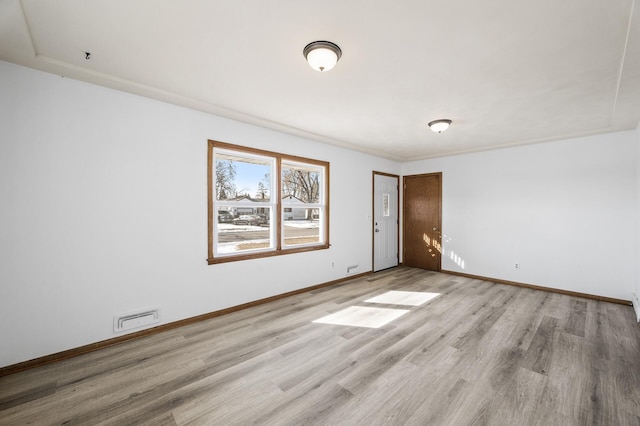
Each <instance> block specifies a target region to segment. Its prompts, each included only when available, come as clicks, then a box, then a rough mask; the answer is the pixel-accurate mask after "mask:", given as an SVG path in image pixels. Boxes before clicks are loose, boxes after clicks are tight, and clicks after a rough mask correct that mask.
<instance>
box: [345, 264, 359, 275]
mask: <svg viewBox="0 0 640 426" xmlns="http://www.w3.org/2000/svg"><path fill="white" fill-rule="evenodd" d="M359 270H360V265H351V266H347V274H353V273H354V272H358V271H359Z"/></svg>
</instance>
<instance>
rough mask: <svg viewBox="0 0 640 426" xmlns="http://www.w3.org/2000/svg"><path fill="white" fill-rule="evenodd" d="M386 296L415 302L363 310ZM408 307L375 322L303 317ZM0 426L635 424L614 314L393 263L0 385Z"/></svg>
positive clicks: (635, 347) (634, 354)
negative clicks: (418, 299) (426, 297)
mask: <svg viewBox="0 0 640 426" xmlns="http://www.w3.org/2000/svg"><path fill="white" fill-rule="evenodd" d="M389 290H396V291H411V292H430V293H439V294H440V295H439V296H438V297H436V298H434V299H432V300H430V301H428V302H427V303H425V304H423V305H421V306H406V305H401V306H400V305H389V304H373V303H369V302H365V300H368V299H370V298H372V297H375V296H378V295H381V294H383V293H385V292H387V291H389ZM351 306H365V307H382V308H394V309H407V310H409V311H410V312H408V313H406V314H404V315H403V316H401V317H400V318H398V319H396V320H394V321H392V322H390V323H388V324H386V325H384V326H382V327H381V328H377V329H375V328H363V327H351V326H344V325H330V324H318V323H313V322H312V321H314V320H317V319H319V318H321V317H324V316H327V315H329V314H331V313H334V312H337V311H340V310H342V309H345V308H348V307H351ZM0 424H2V425H23V424H36V425H59V424H64V425H134V424H135V425H251V424H260V425H305V424H306V425H405V424H406V425H545V426H547V425H563V426H564V425H640V326H638V324H637V323H636V322H635V316H634V313H633V309H632V308H631V307H629V306H622V305H615V304H610V303H607V302H598V301H594V300H588V299H581V298H578V297H572V296H566V295H560V294H555V293H547V292H542V291H537V290H532V289H526V288H519V287H513V286H506V285H502V284H494V283H491V282H487V281H479V280H472V279H469V278H464V277H458V276H452V275H445V274H440V273H435V272H429V271H423V270H419V269H413V268H408V267H400V268H395V269H392V270H388V271H384V272H380V273H377V274H374V275H369V276H366V277H364V278H359V279H355V280H353V281H349V282H346V283H343V284H339V285H336V286H333V287H328V288H323V289H321V290H316V291H313V292H309V293H303V294H299V295H296V296H292V297H289V298H286V299H281V300H278V301H275V302H272V303H269V304H265V305H261V306H257V307H253V308H250V309H246V310H243V311H239V312H235V313H232V314H229V315H225V316H222V317H217V318H213V319H211V320H207V321H203V322H201V323H198V324H193V325H190V326H186V327H182V328H179V329H174V330H171V331H167V332H164V333H162V334H158V335H153V336H148V337H145V338H143V339H140V340H136V341H131V342H126V343H123V344H120V345H117V346H113V347H110V348H106V349H103V350H100V351H98V352H94V353H90V354H86V355H82V356H79V357H76V358H73V359H70V360H66V361H63V362H59V363H56V364H52V365H47V366H43V367H39V368H36V369H32V370H29V371H25V372H21V373H17V374H14V375H10V376H6V377H2V378H0Z"/></svg>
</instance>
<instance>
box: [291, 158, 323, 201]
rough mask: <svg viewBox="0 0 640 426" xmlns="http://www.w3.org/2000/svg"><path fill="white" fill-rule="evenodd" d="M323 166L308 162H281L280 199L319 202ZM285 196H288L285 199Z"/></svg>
mask: <svg viewBox="0 0 640 426" xmlns="http://www.w3.org/2000/svg"><path fill="white" fill-rule="evenodd" d="M322 172H323V168H322V167H319V166H312V165H308V164H294V163H286V162H283V163H282V177H281V178H282V201H283V203H285V202H287V201H291V202H292V203H293V204H295V203H296V202H302V203H314V204H315V203H319V202H321V201H320V197H321V196H322V194H321V190H322V185H321V184H322V182H321V178H322ZM285 197H288V198H287V199H285Z"/></svg>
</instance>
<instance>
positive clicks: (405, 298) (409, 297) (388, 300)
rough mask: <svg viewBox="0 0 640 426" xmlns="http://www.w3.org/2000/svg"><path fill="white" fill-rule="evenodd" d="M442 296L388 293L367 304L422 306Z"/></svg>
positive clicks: (422, 293) (412, 292)
mask: <svg viewBox="0 0 640 426" xmlns="http://www.w3.org/2000/svg"><path fill="white" fill-rule="evenodd" d="M438 296H440V293H425V292H417V291H393V290H392V291H388V292H386V293H384V294H381V295H379V296H376V297H372V298H371V299H369V300H365V302H367V303H385V304H387V305H408V306H420V305H422V304H424V303H427V302H428V301H429V300H431V299H434V298H436V297H438Z"/></svg>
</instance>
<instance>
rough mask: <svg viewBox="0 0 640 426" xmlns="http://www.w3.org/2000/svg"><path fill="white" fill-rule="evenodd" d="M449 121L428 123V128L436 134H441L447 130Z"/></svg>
mask: <svg viewBox="0 0 640 426" xmlns="http://www.w3.org/2000/svg"><path fill="white" fill-rule="evenodd" d="M450 125H451V120H433V121H432V122H431V123H429V128H430V129H431V130H433V131H434V132H436V133H442V132H444V131H445V130H447V129H448V128H449V126H450Z"/></svg>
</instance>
